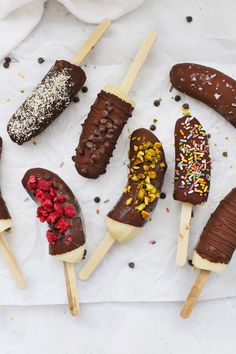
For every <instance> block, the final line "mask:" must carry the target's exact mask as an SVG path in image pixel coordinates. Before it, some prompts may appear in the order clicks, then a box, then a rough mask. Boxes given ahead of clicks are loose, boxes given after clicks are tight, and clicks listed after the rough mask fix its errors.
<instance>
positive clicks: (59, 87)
mask: <svg viewBox="0 0 236 354" xmlns="http://www.w3.org/2000/svg"><path fill="white" fill-rule="evenodd" d="M109 25H110V21H109V20H104V21H102V22H101V23H100V25H99V26H98V27H97V29H96V30H95V32H93V33H92V35H91V36H90V37H89V39H88V40H87V41H86V42H85V44H84V45H83V47H82V48H81V50H80V52H79V53H78V54H77V55H76V56H75V58H74V59H73V60H72V63H69V62H68V61H66V60H57V61H56V62H55V64H54V65H53V67H52V68H51V69H50V70H49V72H48V73H47V74H46V76H45V77H44V78H43V79H42V81H41V83H40V84H39V85H38V86H37V87H36V88H35V89H34V90H33V92H32V94H31V95H30V96H29V97H28V98H27V99H26V100H25V102H24V103H23V104H22V105H21V106H20V107H19V108H18V110H17V111H16V113H15V114H14V115H13V117H12V118H11V119H10V121H9V123H8V127H7V130H8V134H9V136H10V138H11V139H12V140H13V141H14V142H15V143H17V144H19V145H21V144H23V143H25V142H26V141H29V140H31V139H32V138H33V137H35V136H37V135H38V134H39V133H41V132H42V131H43V130H44V129H46V128H47V127H48V126H49V125H50V124H51V123H52V122H53V121H54V120H55V119H56V118H57V117H58V116H59V114H61V113H62V112H63V111H64V109H65V108H66V107H67V106H68V105H69V104H70V102H71V101H72V99H73V98H74V96H75V95H76V94H77V93H78V91H79V90H80V89H81V88H82V86H83V85H84V83H85V80H86V75H85V72H84V71H83V70H82V69H81V68H80V67H79V66H78V65H80V64H81V62H82V61H83V59H84V58H85V57H86V56H87V55H88V53H89V52H90V50H91V49H92V48H93V47H94V45H95V44H96V42H97V41H98V40H99V39H100V38H101V36H102V34H103V33H104V32H105V31H106V30H107V28H108V27H109Z"/></svg>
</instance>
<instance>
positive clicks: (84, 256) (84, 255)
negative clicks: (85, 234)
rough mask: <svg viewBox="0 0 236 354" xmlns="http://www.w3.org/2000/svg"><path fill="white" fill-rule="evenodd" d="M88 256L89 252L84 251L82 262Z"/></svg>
mask: <svg viewBox="0 0 236 354" xmlns="http://www.w3.org/2000/svg"><path fill="white" fill-rule="evenodd" d="M86 254H87V250H84V254H83V258H82V260H83V259H85V258H86Z"/></svg>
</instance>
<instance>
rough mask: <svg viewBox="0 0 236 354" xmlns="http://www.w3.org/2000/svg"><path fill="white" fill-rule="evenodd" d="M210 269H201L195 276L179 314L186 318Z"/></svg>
mask: <svg viewBox="0 0 236 354" xmlns="http://www.w3.org/2000/svg"><path fill="white" fill-rule="evenodd" d="M210 273H211V272H210V271H208V270H201V271H200V273H199V274H198V276H197V279H196V280H195V282H194V284H193V286H192V288H191V290H190V293H189V295H188V297H187V299H186V300H185V303H184V306H183V308H182V310H181V312H180V316H181V317H183V318H188V317H189V316H190V315H191V313H192V310H193V308H194V306H195V304H196V302H197V300H198V298H199V296H200V294H201V292H202V289H203V287H204V285H205V283H206V281H207V278H208V276H209V275H210Z"/></svg>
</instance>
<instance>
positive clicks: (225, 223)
mask: <svg viewBox="0 0 236 354" xmlns="http://www.w3.org/2000/svg"><path fill="white" fill-rule="evenodd" d="M235 248H236V188H234V189H233V190H232V191H231V192H230V193H229V194H228V195H227V196H226V197H225V198H224V199H223V200H222V201H221V202H220V204H219V205H218V207H217V208H216V210H215V211H214V213H213V214H212V215H211V217H210V219H209V220H208V222H207V224H206V226H205V228H204V229H203V232H202V234H201V237H200V240H199V242H198V245H197V247H196V251H197V253H198V254H199V255H200V256H201V257H202V258H204V259H207V260H208V261H210V262H214V263H225V264H228V263H229V262H230V260H231V257H232V255H233V253H234V251H235Z"/></svg>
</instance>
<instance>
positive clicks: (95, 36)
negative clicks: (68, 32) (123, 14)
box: [71, 19, 111, 65]
mask: <svg viewBox="0 0 236 354" xmlns="http://www.w3.org/2000/svg"><path fill="white" fill-rule="evenodd" d="M110 25H111V21H110V20H108V19H105V20H103V21H102V22H101V23H100V24H99V25H98V26H97V27H96V29H95V31H94V32H93V33H92V34H91V35H90V36H89V38H88V39H87V40H86V42H85V43H84V44H83V46H82V48H81V49H80V51H79V52H78V53H77V54H76V55H75V57H74V58H73V59H72V61H71V63H72V64H75V65H80V64H81V62H82V61H83V60H84V59H85V58H86V57H87V55H88V54H89V52H90V51H91V49H93V47H94V46H95V44H96V43H97V42H98V41H99V39H100V38H101V37H102V35H103V34H104V33H105V32H106V30H107V29H108V27H109V26H110Z"/></svg>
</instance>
